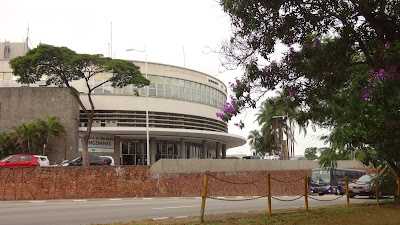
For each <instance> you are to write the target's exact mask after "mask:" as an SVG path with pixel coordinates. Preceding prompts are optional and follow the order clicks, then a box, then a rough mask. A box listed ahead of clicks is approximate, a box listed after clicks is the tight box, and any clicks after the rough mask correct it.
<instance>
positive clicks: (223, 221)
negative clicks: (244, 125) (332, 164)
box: [108, 202, 400, 225]
mask: <svg viewBox="0 0 400 225" xmlns="http://www.w3.org/2000/svg"><path fill="white" fill-rule="evenodd" d="M204 220H205V222H204V223H201V222H200V221H199V217H189V218H182V219H174V218H170V219H165V220H159V221H151V220H142V221H132V222H122V223H112V224H108V225H156V224H176V225H179V224H186V225H240V224H273V225H320V224H324V225H337V224H352V225H357V224H363V225H392V224H393V225H400V203H399V202H386V203H383V204H381V205H380V206H376V205H375V204H357V205H351V206H350V207H346V206H330V207H329V206H328V207H315V208H310V209H309V210H308V211H305V210H301V209H284V210H273V214H272V216H268V215H267V212H266V211H255V212H241V213H228V214H219V215H206V216H205V217H204Z"/></svg>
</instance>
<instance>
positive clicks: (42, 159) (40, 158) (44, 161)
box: [34, 155, 50, 166]
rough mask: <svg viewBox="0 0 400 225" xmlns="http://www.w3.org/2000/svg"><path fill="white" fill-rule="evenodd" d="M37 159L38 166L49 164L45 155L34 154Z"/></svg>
mask: <svg viewBox="0 0 400 225" xmlns="http://www.w3.org/2000/svg"><path fill="white" fill-rule="evenodd" d="M34 156H35V158H37V160H38V161H39V164H40V166H50V161H49V159H48V158H47V156H45V155H34Z"/></svg>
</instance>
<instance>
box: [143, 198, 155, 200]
mask: <svg viewBox="0 0 400 225" xmlns="http://www.w3.org/2000/svg"><path fill="white" fill-rule="evenodd" d="M151 199H153V198H143V200H151Z"/></svg>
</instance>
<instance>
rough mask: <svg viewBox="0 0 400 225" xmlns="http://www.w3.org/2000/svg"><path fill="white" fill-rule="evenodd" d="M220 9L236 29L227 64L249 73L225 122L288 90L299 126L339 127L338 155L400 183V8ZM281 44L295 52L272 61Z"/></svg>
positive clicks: (262, 4) (257, 5)
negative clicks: (345, 153) (272, 94)
mask: <svg viewBox="0 0 400 225" xmlns="http://www.w3.org/2000/svg"><path fill="white" fill-rule="evenodd" d="M220 4H221V6H222V7H223V9H224V11H225V12H226V13H227V14H228V15H229V16H230V18H231V21H232V30H233V33H232V36H231V38H230V39H229V40H228V41H227V42H225V43H223V44H222V48H221V56H222V57H221V59H222V64H223V65H224V66H225V67H226V68H228V69H229V68H237V67H240V68H243V71H244V72H243V75H242V77H241V78H240V79H239V81H236V82H233V83H232V84H231V90H232V93H233V96H232V97H231V99H230V102H229V104H230V105H228V106H227V107H225V108H224V109H223V110H222V112H221V114H220V117H221V118H222V119H223V120H225V121H229V120H230V119H231V118H232V117H234V116H236V115H238V114H239V113H240V112H242V111H243V110H244V109H246V108H254V107H255V106H256V103H257V101H258V100H259V99H260V98H262V97H263V96H264V95H265V93H266V92H269V91H271V90H277V89H279V90H283V91H284V92H285V93H287V96H286V98H285V102H286V104H288V106H289V107H292V108H296V107H297V108H299V109H301V113H299V114H298V115H297V118H296V120H297V121H299V122H300V123H304V122H306V121H312V122H313V123H316V124H318V125H320V126H323V127H330V128H333V129H334V130H333V132H332V133H331V135H329V136H327V137H325V139H326V140H327V141H329V142H330V143H331V145H332V146H331V147H332V148H333V149H334V150H335V149H336V150H338V151H339V150H340V151H354V152H356V153H357V156H358V157H359V159H360V160H362V161H363V162H364V163H366V164H372V165H374V166H376V167H380V168H383V169H386V170H387V171H388V172H391V173H392V174H394V175H396V176H398V177H400V129H399V128H400V115H399V110H400V79H399V66H400V60H399V59H400V42H399V34H400V22H399V21H400V19H399V15H400V13H399V12H398V9H399V8H400V2H397V1H377V0H372V1H352V0H348V1H323V2H321V1H317V0H307V1H234V0H221V1H220ZM277 43H283V44H284V45H286V46H287V51H286V53H285V54H284V56H283V58H282V60H280V61H279V62H272V61H271V60H270V54H271V53H273V52H274V51H275V47H276V44H277ZM265 61H267V62H270V63H265ZM232 103H233V104H232ZM230 106H232V107H233V108H229V107H230ZM228 109H229V110H228ZM399 194H400V192H399Z"/></svg>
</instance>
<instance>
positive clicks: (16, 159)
mask: <svg viewBox="0 0 400 225" xmlns="http://www.w3.org/2000/svg"><path fill="white" fill-rule="evenodd" d="M18 158H19V156H13V157H11V158H10V159H9V160H8V161H9V162H18Z"/></svg>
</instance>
